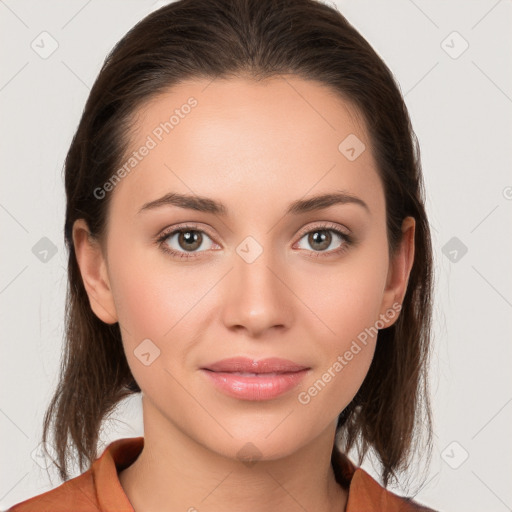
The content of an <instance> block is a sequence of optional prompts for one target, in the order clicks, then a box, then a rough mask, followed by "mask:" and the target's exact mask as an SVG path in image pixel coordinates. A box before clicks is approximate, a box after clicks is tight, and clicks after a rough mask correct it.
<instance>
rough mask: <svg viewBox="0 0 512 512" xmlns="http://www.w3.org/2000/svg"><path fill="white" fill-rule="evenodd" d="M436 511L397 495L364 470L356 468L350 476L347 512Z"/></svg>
mask: <svg viewBox="0 0 512 512" xmlns="http://www.w3.org/2000/svg"><path fill="white" fill-rule="evenodd" d="M357 510H367V511H371V510H375V511H377V510H378V511H379V512H437V511H435V510H433V509H431V508H428V507H426V506H425V505H422V504H420V503H418V502H416V501H414V500H413V499H411V498H407V497H403V496H398V495H397V494H395V493H393V492H391V491H389V490H388V489H386V488H384V487H382V486H381V485H380V484H379V483H378V482H377V481H376V480H375V479H374V478H372V477H371V476H370V475H369V474H368V473H367V472H366V471H364V470H363V469H361V468H357V469H356V471H355V472H354V475H353V477H352V481H351V485H350V491H349V501H348V504H347V512H355V511H357Z"/></svg>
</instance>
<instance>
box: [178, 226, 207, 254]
mask: <svg viewBox="0 0 512 512" xmlns="http://www.w3.org/2000/svg"><path fill="white" fill-rule="evenodd" d="M178 235H179V236H178V245H179V246H180V248H181V249H184V250H185V251H195V250H196V249H198V248H199V247H201V243H202V242H203V235H202V234H201V232H200V231H179V232H178Z"/></svg>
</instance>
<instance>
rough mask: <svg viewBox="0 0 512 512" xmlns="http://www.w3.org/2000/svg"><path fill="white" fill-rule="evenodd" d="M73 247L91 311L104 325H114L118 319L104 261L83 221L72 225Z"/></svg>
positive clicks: (97, 243)
mask: <svg viewBox="0 0 512 512" xmlns="http://www.w3.org/2000/svg"><path fill="white" fill-rule="evenodd" d="M73 245H74V248H75V254H76V259H77V263H78V266H79V268H80V274H81V275H82V280H83V283H84V287H85V290H86V292H87V295H88V297H89V303H90V305H91V309H92V310H93V312H94V314H95V315H96V316H97V317H98V318H99V319H100V320H101V321H103V322H105V323H106V324H114V323H116V322H117V321H118V318H117V313H116V309H115V304H114V297H113V295H112V290H111V287H110V281H109V278H108V273H107V265H106V261H105V258H104V256H103V253H102V251H101V246H100V244H99V242H98V241H96V240H94V239H92V238H91V237H90V231H89V228H88V226H87V223H86V222H85V220H84V219H78V220H76V221H75V223H74V224H73Z"/></svg>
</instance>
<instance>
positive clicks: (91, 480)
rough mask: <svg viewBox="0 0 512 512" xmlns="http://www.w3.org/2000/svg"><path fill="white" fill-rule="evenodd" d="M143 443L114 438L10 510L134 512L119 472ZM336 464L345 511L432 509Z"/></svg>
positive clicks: (336, 459)
mask: <svg viewBox="0 0 512 512" xmlns="http://www.w3.org/2000/svg"><path fill="white" fill-rule="evenodd" d="M143 446H144V437H131V438H124V439H118V440H117V441H113V442H111V443H110V444H109V445H108V446H107V447H106V448H105V450H104V451H103V453H102V454H101V456H100V457H98V458H97V459H96V460H95V461H94V462H93V464H92V466H91V467H90V469H88V470H87V471H85V472H84V473H82V474H81V475H79V476H77V477H75V478H71V479H70V480H67V481H66V482H63V483H62V484H61V485H59V486H58V487H56V488H55V489H51V490H49V491H47V492H45V493H43V494H39V495H37V496H34V497H32V498H29V499H27V500H25V501H22V502H20V503H18V504H16V505H14V506H12V507H11V508H10V509H8V510H7V511H6V512H134V510H133V508H132V505H131V504H130V501H129V500H128V497H127V496H126V494H125V492H124V490H123V488H122V486H121V484H120V482H119V478H118V472H119V471H121V470H123V469H125V468H126V467H128V466H129V465H130V464H132V463H133V462H134V461H135V459H136V458H137V457H138V456H139V454H140V452H141V451H142V448H143ZM332 464H333V468H334V473H335V476H336V480H337V481H338V482H339V484H340V485H342V486H343V487H344V488H345V489H348V491H349V495H348V503H347V507H346V509H345V512H371V511H379V512H408V511H431V509H429V508H425V507H422V506H421V505H419V504H418V503H416V502H413V501H410V500H408V499H406V498H401V497H399V496H397V495H396V494H393V493H392V492H390V491H388V490H386V489H385V488H384V487H382V486H381V485H380V484H379V483H378V482H377V481H376V480H374V479H373V478H372V477H371V476H370V475H369V474H368V473H366V472H365V471H364V470H363V469H361V468H357V467H356V466H354V464H353V463H352V462H351V461H350V459H348V457H347V456H346V455H344V454H342V453H341V452H340V451H339V450H338V449H335V450H334V451H333V455H332ZM340 512H342V511H340ZM432 512H433V511H432Z"/></svg>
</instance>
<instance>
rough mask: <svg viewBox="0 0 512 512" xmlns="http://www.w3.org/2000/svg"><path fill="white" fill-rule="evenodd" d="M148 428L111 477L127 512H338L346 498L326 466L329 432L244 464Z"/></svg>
mask: <svg viewBox="0 0 512 512" xmlns="http://www.w3.org/2000/svg"><path fill="white" fill-rule="evenodd" d="M333 425H335V424H333ZM155 427H157V422H149V423H146V422H145V432H144V448H143V450H142V452H141V453H140V455H139V456H138V458H137V459H136V461H135V462H134V463H133V464H131V465H130V466H129V467H128V468H126V469H124V470H123V471H121V472H120V473H119V481H120V483H121V486H122V487H123V489H124V491H125V494H126V495H127V497H128V499H129V500H130V502H131V504H132V506H133V508H134V510H135V512H141V511H144V512H167V511H169V512H170V511H173V510H185V511H190V512H194V511H201V512H206V511H209V510H211V511H213V510H224V511H227V512H231V511H233V512H234V511H237V512H238V511H239V510H240V508H243V510H244V511H245V512H263V511H265V512H266V511H268V510H272V509H274V510H281V511H283V512H304V510H316V511H321V512H342V511H344V510H345V507H346V502H347V495H348V493H347V491H346V490H345V489H343V488H342V487H341V486H340V485H339V484H338V482H336V479H335V476H334V472H333V469H332V466H331V453H332V447H333V440H334V430H333V431H332V432H331V431H327V432H325V433H323V434H322V435H321V436H319V437H318V438H316V439H315V440H313V442H311V443H310V444H308V445H306V446H303V447H301V448H300V449H299V450H297V451H296V452H294V453H292V454H290V455H288V456H285V457H282V458H279V459H275V460H263V459H261V460H257V458H255V460H253V461H252V462H251V461H247V460H244V461H241V460H239V459H236V458H235V459H233V458H230V457H225V456H223V455H222V454H219V453H217V452H214V451H212V450H210V449H208V448H207V447H205V446H204V445H202V444H199V443H197V442H196V441H195V440H194V439H192V438H191V437H189V436H188V435H187V434H186V433H184V432H182V431H181V430H179V429H178V428H177V427H176V426H175V425H169V424H168V423H167V424H166V425H165V430H163V429H162V428H155Z"/></svg>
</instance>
